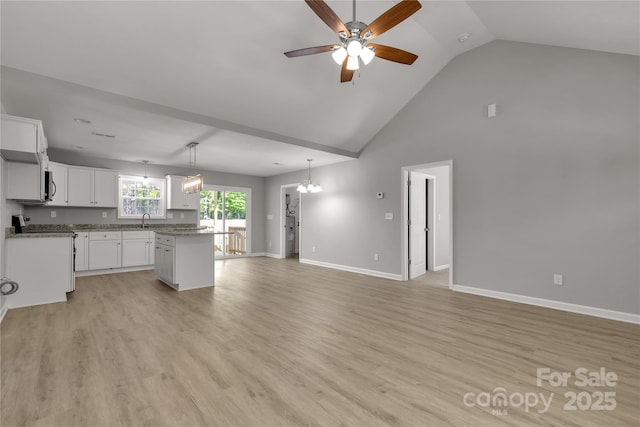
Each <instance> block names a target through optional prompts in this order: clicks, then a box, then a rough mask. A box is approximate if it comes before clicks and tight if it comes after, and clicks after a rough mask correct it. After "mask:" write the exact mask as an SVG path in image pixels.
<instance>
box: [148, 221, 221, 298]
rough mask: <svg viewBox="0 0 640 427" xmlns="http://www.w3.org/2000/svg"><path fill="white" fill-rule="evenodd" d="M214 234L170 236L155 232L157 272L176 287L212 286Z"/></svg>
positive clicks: (180, 289)
mask: <svg viewBox="0 0 640 427" xmlns="http://www.w3.org/2000/svg"><path fill="white" fill-rule="evenodd" d="M213 238H214V235H213V234H206V233H202V234H197V233H194V234H186V235H176V236H173V235H169V234H165V233H162V232H157V233H156V244H155V252H156V262H155V271H156V274H157V275H158V277H159V278H160V280H162V281H163V282H164V283H166V284H167V285H169V286H171V287H172V288H174V289H175V290H178V291H183V290H186V289H195V288H203V287H208V286H213V284H214V283H213V282H214V259H213V256H214V253H213V251H214V241H213Z"/></svg>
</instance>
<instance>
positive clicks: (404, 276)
mask: <svg viewBox="0 0 640 427" xmlns="http://www.w3.org/2000/svg"><path fill="white" fill-rule="evenodd" d="M438 166H449V289H453V268H454V265H453V228H454V224H453V160H444V161H441V162H434V163H426V164H422V165H413V166H403V167H402V168H401V169H400V171H401V173H400V176H401V183H400V188H401V194H402V203H401V206H400V217H401V221H400V227H401V230H400V233H401V234H400V269H401V274H400V277H401V280H403V281H406V280H409V247H408V246H409V245H408V242H409V227H408V213H407V210H408V208H409V203H408V201H409V199H408V196H409V195H408V193H409V191H408V188H407V179H409V173H410V172H412V171H417V170H421V169H429V168H435V167H438Z"/></svg>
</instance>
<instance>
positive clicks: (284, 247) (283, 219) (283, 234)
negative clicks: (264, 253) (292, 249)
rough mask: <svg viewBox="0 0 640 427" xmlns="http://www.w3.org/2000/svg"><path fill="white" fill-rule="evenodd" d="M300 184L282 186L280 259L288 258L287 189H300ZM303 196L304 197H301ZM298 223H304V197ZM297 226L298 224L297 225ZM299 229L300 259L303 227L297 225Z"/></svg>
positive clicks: (297, 214)
mask: <svg viewBox="0 0 640 427" xmlns="http://www.w3.org/2000/svg"><path fill="white" fill-rule="evenodd" d="M298 185H299V183H295V184H283V185H281V186H280V226H279V228H278V229H279V231H278V233H279V236H280V254H279V257H278V258H280V259H284V258H286V257H287V236H286V234H287V233H286V230H285V228H286V227H287V216H286V214H285V209H286V200H285V197H286V194H287V189H288V188H293V189H294V191H297V190H295V189H296V188H297V187H298ZM300 196H302V195H300ZM296 222H297V223H298V224H301V223H302V197H300V201H299V203H298V212H296ZM296 225H297V224H296ZM297 227H298V229H297V230H296V232H297V233H298V247H299V250H298V258H299V259H300V258H302V227H300V226H299V225H297Z"/></svg>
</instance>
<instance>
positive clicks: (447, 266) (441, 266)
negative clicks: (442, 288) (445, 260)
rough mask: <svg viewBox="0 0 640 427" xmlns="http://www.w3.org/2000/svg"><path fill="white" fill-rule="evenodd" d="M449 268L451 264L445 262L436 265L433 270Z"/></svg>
mask: <svg viewBox="0 0 640 427" xmlns="http://www.w3.org/2000/svg"><path fill="white" fill-rule="evenodd" d="M447 268H449V264H443V265H439V266H437V267H434V268H433V271H440V270H446V269H447Z"/></svg>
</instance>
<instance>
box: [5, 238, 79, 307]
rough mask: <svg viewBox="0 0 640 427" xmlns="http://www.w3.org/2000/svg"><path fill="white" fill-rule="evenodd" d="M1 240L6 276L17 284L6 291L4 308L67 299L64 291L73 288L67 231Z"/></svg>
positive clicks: (70, 239)
mask: <svg viewBox="0 0 640 427" xmlns="http://www.w3.org/2000/svg"><path fill="white" fill-rule="evenodd" d="M5 242H6V247H7V254H6V256H7V259H6V263H7V267H6V274H7V277H11V279H12V280H15V281H16V282H18V285H19V286H20V288H19V289H18V291H17V292H16V293H15V294H12V295H7V297H6V299H7V307H8V308H17V307H27V306H31V305H39V304H49V303H53V302H61V301H66V300H67V297H66V293H67V292H69V291H71V290H73V288H74V276H73V242H72V238H71V235H69V236H68V237H29V238H12V239H6V241H5ZM36 264H37V265H36Z"/></svg>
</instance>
